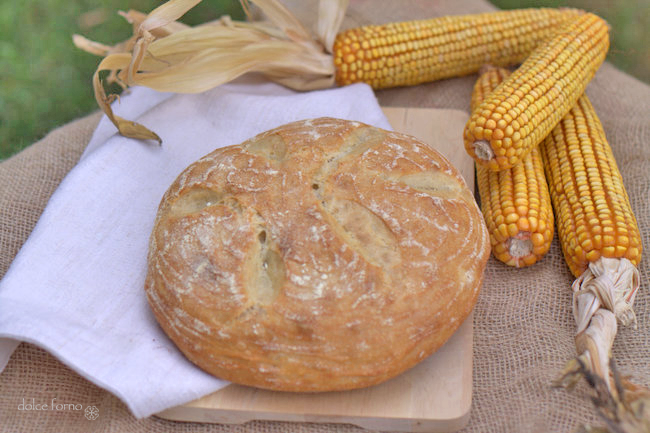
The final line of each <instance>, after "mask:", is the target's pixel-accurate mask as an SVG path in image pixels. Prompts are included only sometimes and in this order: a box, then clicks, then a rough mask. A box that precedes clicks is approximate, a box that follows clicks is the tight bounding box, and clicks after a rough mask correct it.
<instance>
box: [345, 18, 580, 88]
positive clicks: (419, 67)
mask: <svg viewBox="0 0 650 433" xmlns="http://www.w3.org/2000/svg"><path fill="white" fill-rule="evenodd" d="M583 13H584V12H582V11H580V10H577V9H549V8H539V9H519V10H509V11H498V12H488V13H483V14H472V15H459V16H445V17H438V18H432V19H428V20H417V21H407V22H397V23H390V24H384V25H369V26H364V27H359V28H354V29H350V30H346V31H344V32H341V33H339V34H338V35H337V37H336V39H335V41H334V47H333V56H334V66H335V68H336V74H335V79H336V82H337V84H339V85H347V84H351V83H354V82H358V81H364V82H366V83H368V84H370V85H371V86H372V87H373V88H375V89H382V88H387V87H396V86H410V85H415V84H420V83H426V82H430V81H434V80H439V79H442V78H450V77H457V76H460V75H468V74H472V73H475V72H477V71H478V70H479V69H480V67H481V66H482V65H484V64H486V63H490V64H493V65H499V66H509V65H515V64H518V63H521V62H522V61H523V60H524V59H525V58H526V57H528V55H529V54H530V53H531V52H532V51H533V49H535V47H537V46H538V45H539V44H540V43H541V42H542V41H544V40H546V39H548V38H550V37H551V36H553V35H554V34H555V33H557V31H558V28H560V27H561V26H562V25H563V24H565V23H567V22H569V21H570V20H571V19H574V18H575V17H577V16H579V15H581V14H583ZM361 53H363V54H361ZM360 59H362V60H361V62H362V64H365V63H367V64H369V65H372V64H373V62H374V63H375V64H383V65H385V66H384V67H382V68H380V69H378V70H377V73H376V74H375V76H374V77H371V76H370V75H367V74H364V75H363V76H361V77H360V76H359V75H358V74H351V73H350V70H351V68H350V66H351V65H352V64H354V63H353V62H354V61H359V60H360ZM357 66H358V65H357ZM362 68H363V66H362Z"/></svg>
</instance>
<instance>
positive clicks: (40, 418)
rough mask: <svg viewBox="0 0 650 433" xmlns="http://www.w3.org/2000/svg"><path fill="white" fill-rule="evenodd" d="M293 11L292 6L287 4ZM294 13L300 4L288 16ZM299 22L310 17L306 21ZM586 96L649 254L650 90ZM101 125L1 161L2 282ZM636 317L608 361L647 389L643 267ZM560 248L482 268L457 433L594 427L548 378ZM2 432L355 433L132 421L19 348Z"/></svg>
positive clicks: (563, 306) (59, 135) (106, 397)
mask: <svg viewBox="0 0 650 433" xmlns="http://www.w3.org/2000/svg"><path fill="white" fill-rule="evenodd" d="M294 3H295V4H296V5H299V4H300V2H294ZM296 7H297V6H296ZM491 9H493V7H492V6H491V5H489V4H488V3H486V2H483V1H481V0H468V1H465V2H442V1H424V0H419V1H418V0H410V1H408V2H407V1H399V2H396V1H393V2H391V1H389V0H381V1H377V0H375V1H373V2H372V6H370V2H369V1H357V2H354V1H353V2H352V5H351V7H350V10H349V12H348V16H349V18H348V19H347V21H346V23H345V24H344V26H345V27H350V26H352V25H357V24H365V23H369V22H375V23H380V22H387V21H394V20H402V19H414V18H422V17H426V16H437V15H443V14H458V13H473V12H481V11H487V10H491ZM303 13H305V14H306V13H308V11H306V10H305V11H303ZM475 78H476V77H475V76H470V77H465V78H458V79H451V80H445V81H441V82H437V83H431V84H427V85H422V86H417V87H414V88H405V89H391V90H385V91H380V92H377V95H378V97H379V100H380V102H381V103H382V104H383V105H389V106H390V105H392V106H420V107H436V108H456V109H464V110H467V109H468V108H469V99H470V93H471V88H472V85H473V82H474V80H475ZM587 94H588V95H589V97H590V98H591V100H592V102H593V104H594V106H595V108H596V110H597V112H598V113H599V115H600V118H601V120H602V122H603V125H604V127H605V131H606V133H607V136H608V138H609V141H610V144H611V145H612V148H613V150H614V154H615V156H616V159H617V161H618V164H619V167H620V169H621V172H622V173H623V177H624V182H625V185H626V187H627V190H628V193H629V195H630V199H631V202H632V206H633V208H634V212H635V214H636V216H637V218H638V223H639V226H640V229H641V232H642V234H643V243H644V245H645V246H646V248H647V247H648V245H650V242H649V241H650V200H649V198H650V145H648V143H650V86H648V85H646V84H643V83H641V82H639V81H637V80H635V79H633V78H631V77H629V76H627V75H626V74H624V73H622V72H620V71H618V70H617V69H615V68H614V67H612V66H611V65H609V64H605V65H603V67H602V68H601V69H600V70H599V72H598V74H597V75H596V78H595V79H594V80H593V82H592V83H591V84H590V86H589V88H588V90H587ZM98 119H99V114H98V113H95V114H93V115H90V116H88V117H85V118H83V119H79V120H77V121H75V122H72V123H70V124H68V125H65V126H63V127H61V128H59V129H57V130H55V131H53V132H52V133H50V134H49V135H48V136H47V137H45V138H44V139H43V140H41V141H39V142H37V143H35V144H33V145H32V146H31V147H29V148H28V149H26V150H25V151H23V152H21V153H20V154H18V155H16V156H14V157H12V158H10V159H8V160H6V161H4V162H2V163H0V185H2V188H0V276H2V275H4V273H5V272H6V270H7V269H8V267H9V265H10V263H11V261H12V259H13V257H14V256H15V254H16V253H17V252H18V250H19V248H20V246H21V245H22V243H23V242H24V241H25V239H26V238H27V236H28V235H29V233H30V231H31V229H32V227H33V226H34V224H35V223H36V221H37V220H38V217H39V215H40V213H41V212H42V210H43V208H44V207H45V205H46V204H47V200H48V198H49V197H50V195H51V194H52V192H53V191H54V190H55V189H56V187H57V185H58V183H59V182H60V181H61V179H62V178H63V177H64V176H65V174H66V173H67V172H68V171H69V170H70V169H71V168H72V167H73V166H74V164H75V163H76V161H77V160H78V158H79V156H80V154H81V152H82V151H83V149H84V146H85V145H86V144H87V142H88V140H89V139H90V135H91V134H92V131H93V129H94V127H95V126H96V124H97V121H98ZM639 271H640V274H641V281H642V287H641V290H640V292H639V294H638V296H637V299H636V303H635V310H636V314H637V319H638V329H637V330H633V329H625V328H624V329H619V334H618V336H617V339H616V342H615V345H614V354H615V356H616V358H617V361H618V365H619V369H620V370H621V371H622V372H623V373H628V374H632V375H633V378H634V379H635V381H636V382H637V383H640V384H644V385H646V386H649V385H650V292H649V290H648V284H647V282H648V281H650V275H649V274H650V259H648V254H647V253H646V254H645V256H644V258H643V260H642V262H641V264H640V266H639ZM572 281H573V277H572V276H571V274H570V273H569V270H568V268H567V267H566V265H565V264H564V261H563V258H562V255H561V251H560V248H559V245H558V243H557V239H555V240H554V243H553V246H552V247H551V250H550V252H549V253H548V255H547V256H546V257H545V258H544V259H543V260H542V261H541V262H540V263H538V264H536V265H535V266H533V267H531V268H527V269H522V270H514V269H512V268H508V267H506V266H504V265H502V264H500V263H499V262H497V261H495V260H494V259H491V260H490V262H489V264H488V268H487V277H486V280H485V284H484V286H483V289H482V292H481V295H480V297H479V301H478V304H477V305H476V308H475V312H474V372H473V374H474V385H473V389H474V394H473V409H472V413H471V418H470V421H469V424H468V426H467V427H466V428H465V429H464V430H463V431H465V432H487V431H489V432H514V431H553V432H568V431H573V430H575V428H576V427H577V426H579V425H580V424H582V423H592V424H599V421H598V418H597V417H596V416H595V414H594V411H593V409H592V406H591V403H590V402H589V401H588V399H587V398H586V396H587V388H586V386H584V385H581V386H580V387H579V388H578V389H577V390H576V391H574V392H572V393H569V392H566V391H564V390H557V389H552V388H551V386H550V383H551V380H552V379H553V378H554V377H555V375H556V374H557V372H558V371H560V370H561V368H562V367H563V365H564V363H565V361H566V360H567V359H569V358H571V357H572V356H574V351H575V349H574V345H573V331H574V326H575V325H574V322H573V317H572V314H571V295H570V290H569V287H570V284H571V282H572ZM23 398H24V399H25V400H30V399H32V398H33V399H35V401H37V402H38V401H43V402H48V401H50V400H51V399H52V398H56V399H57V401H58V402H69V403H83V404H84V405H94V406H96V407H97V408H98V409H99V411H100V416H99V417H98V418H97V419H96V420H94V421H89V420H87V419H86V418H85V417H84V416H83V415H81V414H80V413H78V412H74V411H43V412H34V411H31V412H26V411H19V410H18V405H19V404H20V403H21V402H22V399H23ZM0 431H3V432H4V431H7V432H31V431H48V432H55V431H60V432H75V431H93V432H95V431H96V432H140V431H156V432H168V431H169V432H172V431H181V432H188V433H189V432H265V433H266V432H269V433H270V432H288V431H296V432H317V431H318V432H352V431H358V432H361V431H363V430H362V429H360V428H357V427H354V426H349V425H335V424H308V423H280V422H262V421H258V422H252V423H248V424H245V425H239V426H237V425H236V426H228V425H218V424H190V423H187V424H186V423H175V422H170V421H165V420H161V419H158V418H155V417H152V418H148V419H144V420H137V419H135V418H134V417H133V416H132V415H130V413H129V412H128V411H127V409H126V407H125V406H124V405H123V404H122V403H121V402H120V401H119V400H118V399H117V398H116V397H114V396H112V395H111V394H109V393H108V392H106V391H104V390H102V389H101V388H98V387H96V386H95V385H93V384H91V383H89V382H87V381H86V380H85V379H83V378H82V377H80V376H78V375H77V374H76V373H74V372H73V371H71V370H70V369H68V368H67V367H65V366H64V365H62V364H61V363H60V362H59V361H57V360H56V359H55V358H53V357H52V356H51V355H49V354H48V353H47V352H45V351H43V350H41V349H39V348H37V347H35V346H33V345H30V344H28V343H22V344H21V345H20V346H19V348H18V349H17V351H16V352H15V353H14V355H13V356H12V358H11V360H10V362H9V364H8V366H7V368H6V369H5V371H4V372H3V373H2V374H0Z"/></svg>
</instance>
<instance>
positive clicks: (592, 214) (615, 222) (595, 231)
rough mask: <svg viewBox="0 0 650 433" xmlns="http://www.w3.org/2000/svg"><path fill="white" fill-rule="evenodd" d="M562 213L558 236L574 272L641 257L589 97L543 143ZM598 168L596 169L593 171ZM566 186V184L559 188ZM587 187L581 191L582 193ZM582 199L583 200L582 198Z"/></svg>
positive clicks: (637, 235) (554, 198)
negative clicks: (600, 263) (591, 264)
mask: <svg viewBox="0 0 650 433" xmlns="http://www.w3.org/2000/svg"><path fill="white" fill-rule="evenodd" d="M540 151H541V153H542V157H543V159H544V169H545V171H546V177H547V179H548V180H549V183H550V184H551V185H554V187H552V188H551V198H552V201H553V208H554V210H555V215H556V217H557V221H558V224H557V227H558V229H557V230H558V238H559V239H560V244H561V246H562V251H563V253H564V257H565V259H566V262H567V264H568V266H569V269H571V272H572V273H573V275H575V276H576V277H577V276H580V275H581V274H582V273H583V272H584V270H585V269H586V268H587V266H588V264H589V262H593V261H595V260H598V259H599V258H600V257H601V256H602V257H609V258H616V257H618V258H620V257H625V258H627V259H629V260H630V261H631V262H632V264H634V265H635V266H636V265H637V264H638V263H639V260H640V259H641V235H640V233H639V228H638V226H637V222H636V218H635V217H634V214H633V213H632V208H631V206H630V201H629V198H628V195H627V192H626V191H625V187H624V186H623V179H622V177H621V174H620V172H619V170H618V166H617V164H616V161H615V159H614V154H613V153H612V149H611V147H610V146H609V144H608V143H607V139H606V137H605V132H604V130H603V127H602V124H601V123H600V120H599V119H598V116H597V115H596V112H595V110H594V107H593V106H592V105H591V102H590V101H589V99H588V98H587V96H585V95H583V96H582V97H581V98H580V99H579V100H578V103H577V104H576V105H575V106H574V107H573V108H572V109H571V111H569V113H568V114H567V115H566V116H564V118H563V119H562V120H561V121H560V124H559V125H557V126H556V127H555V128H554V129H553V131H552V132H551V134H550V135H549V136H548V137H547V138H546V140H544V142H543V143H542V144H541V145H540ZM592 168H593V169H592ZM558 185H561V187H557V186H558ZM583 190H584V191H586V193H585V194H580V191H583ZM577 197H579V198H577Z"/></svg>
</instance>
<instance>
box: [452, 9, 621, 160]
mask: <svg viewBox="0 0 650 433" xmlns="http://www.w3.org/2000/svg"><path fill="white" fill-rule="evenodd" d="M608 48H609V35H608V26H607V23H606V22H605V21H604V20H603V19H601V18H599V17H598V16H596V15H594V14H591V13H586V14H584V15H580V16H578V17H577V18H575V19H574V20H572V21H571V22H570V23H569V24H567V25H566V26H565V27H564V28H563V30H562V31H561V32H559V33H558V34H557V35H556V36H554V37H552V38H551V39H549V40H548V41H546V42H545V43H543V44H541V45H540V46H539V47H538V48H537V49H535V50H534V51H533V53H532V54H531V55H530V57H528V58H527V59H526V61H525V62H524V63H523V64H522V65H521V66H520V67H519V68H518V69H517V70H516V71H515V72H513V73H512V74H511V75H510V77H508V79H507V80H506V81H505V82H504V83H503V84H502V85H501V86H499V89H498V91H496V92H493V93H492V94H491V95H490V97H489V98H487V99H486V100H485V101H483V103H482V104H481V105H480V106H479V107H477V108H476V110H474V111H473V112H472V115H471V117H470V119H469V121H468V122H467V125H466V127H465V132H464V139H465V148H466V150H467V152H468V153H469V154H470V155H471V156H472V157H473V158H474V159H475V160H476V161H477V162H478V163H479V164H482V165H485V166H487V167H488V168H489V169H491V170H503V169H507V168H510V167H512V166H513V165H515V164H516V163H517V162H519V161H521V159H522V158H523V157H524V156H525V155H526V154H527V153H528V152H530V151H531V150H532V149H533V148H534V147H535V146H536V145H538V144H539V143H540V142H541V141H542V140H543V139H544V138H545V137H546V136H547V135H548V134H549V133H550V132H551V130H552V129H553V128H554V127H555V125H557V123H558V122H559V121H560V119H561V118H562V117H563V116H564V115H565V114H566V113H567V112H568V111H569V110H570V109H571V107H572V106H573V105H575V103H576V101H577V100H578V98H579V97H580V96H581V95H582V94H583V93H584V90H585V88H586V87H587V84H588V83H589V81H590V80H591V78H592V77H593V76H594V74H595V73H596V70H597V69H598V67H599V66H600V65H601V64H602V62H603V61H604V60H605V56H606V54H607V50H608Z"/></svg>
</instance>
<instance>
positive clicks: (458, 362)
mask: <svg viewBox="0 0 650 433" xmlns="http://www.w3.org/2000/svg"><path fill="white" fill-rule="evenodd" d="M384 113H385V114H386V117H387V118H388V121H389V122H390V124H391V125H392V126H393V128H394V129H395V130H396V131H400V132H404V133H407V134H411V135H413V136H415V137H417V138H419V139H420V140H422V141H424V142H425V143H428V144H430V145H432V146H433V147H435V148H436V149H437V150H438V151H439V152H441V153H442V154H443V155H445V156H446V157H447V158H448V159H449V160H450V161H451V162H452V164H453V165H454V166H456V168H458V169H459V170H460V171H461V173H462V175H463V176H464V178H465V180H466V182H467V184H468V186H469V187H470V189H471V190H472V191H473V190H474V164H473V161H472V159H471V158H470V157H469V156H468V155H467V154H466V153H465V149H464V147H463V140H462V131H463V127H464V126H465V122H466V121H467V118H468V116H467V114H466V113H465V112H462V111H458V110H440V109H429V108H395V107H387V108H384ZM471 403H472V316H471V315H470V317H468V319H467V320H466V321H465V322H464V323H463V324H462V325H461V326H460V328H459V329H458V330H457V331H456V332H455V333H454V335H453V336H452V337H451V338H450V339H449V340H448V341H447V342H446V343H445V345H444V346H443V347H442V348H440V349H439V350H438V351H436V352H435V353H434V354H433V355H431V356H430V357H428V358H427V359H425V360H424V361H422V362H421V363H420V364H418V365H417V366H415V367H414V368H412V369H410V370H409V371H407V372H405V373H403V374H401V375H399V376H398V377H396V378H393V379H391V380H389V381H387V382H384V383H382V384H379V385H376V386H372V387H369V388H364V389H358V390H353V391H343V392H326V393H315V394H308V393H290V392H274V391H266V390H261V389H256V388H251V387H247V386H241V385H235V384H231V385H228V386H226V387H225V388H222V389H221V390H219V391H217V392H215V393H212V394H210V395H208V396H206V397H203V398H200V399H198V400H195V401H193V402H191V403H188V404H184V405H182V406H177V407H174V408H171V409H168V410H165V411H164V412H161V413H159V414H157V416H158V417H161V418H165V419H170V420H175V421H194V422H209V423H224V424H241V423H245V422H247V421H253V420H273V421H296V422H328V423H346V424H354V425H357V426H360V427H363V428H366V429H370V430H383V431H404V432H451V431H456V430H460V429H461V428H462V427H463V426H465V424H466V423H467V421H468V420H469V412H470V407H471Z"/></svg>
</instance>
